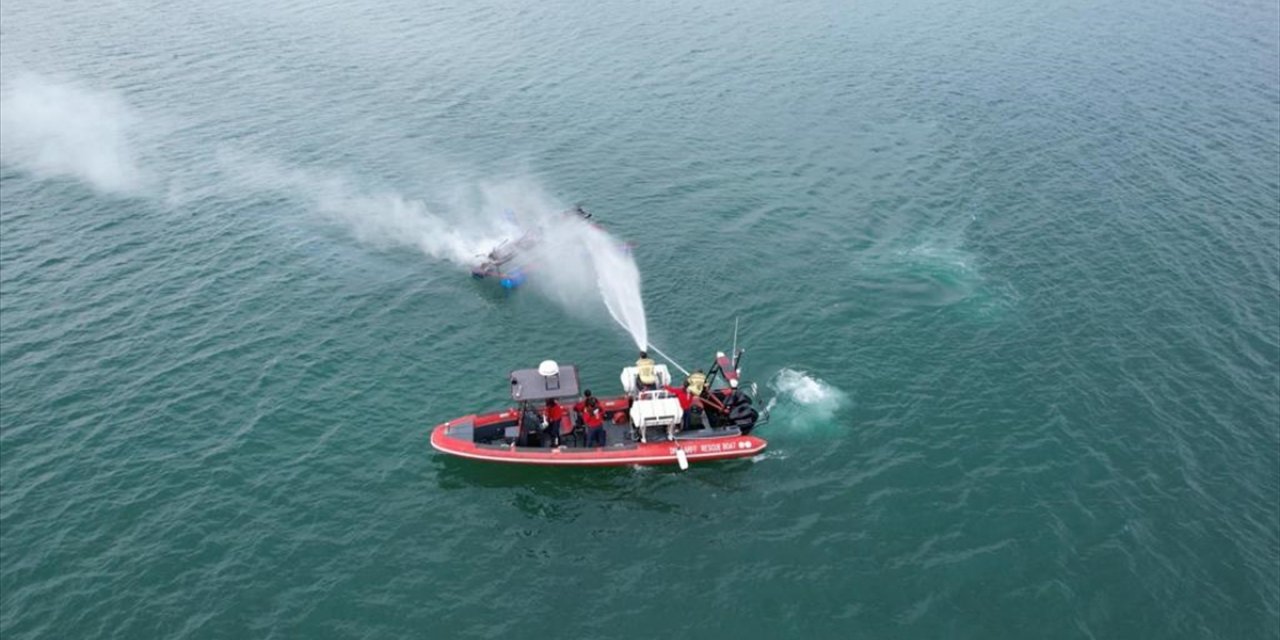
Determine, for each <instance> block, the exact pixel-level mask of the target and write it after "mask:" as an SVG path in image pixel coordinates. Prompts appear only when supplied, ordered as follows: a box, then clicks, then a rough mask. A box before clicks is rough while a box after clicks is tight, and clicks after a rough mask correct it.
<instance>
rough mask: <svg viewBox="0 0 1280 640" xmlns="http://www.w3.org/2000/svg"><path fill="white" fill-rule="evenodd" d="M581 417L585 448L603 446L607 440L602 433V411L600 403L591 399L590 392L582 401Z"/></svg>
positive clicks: (593, 398)
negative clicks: (584, 430) (585, 440)
mask: <svg viewBox="0 0 1280 640" xmlns="http://www.w3.org/2000/svg"><path fill="white" fill-rule="evenodd" d="M581 415H582V423H583V424H584V425H586V427H587V446H588V447H595V446H601V447H603V446H605V442H606V440H607V438H606V437H605V432H604V410H602V409H601V408H600V401H599V400H597V399H596V398H595V397H593V396H592V395H591V392H590V391H588V392H587V393H586V398H585V399H583V401H582V411H581ZM597 442H598V443H599V444H597Z"/></svg>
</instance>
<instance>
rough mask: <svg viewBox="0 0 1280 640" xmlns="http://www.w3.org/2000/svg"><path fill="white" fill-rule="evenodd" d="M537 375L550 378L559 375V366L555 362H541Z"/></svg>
mask: <svg viewBox="0 0 1280 640" xmlns="http://www.w3.org/2000/svg"><path fill="white" fill-rule="evenodd" d="M538 375H540V376H545V377H548V378H550V377H551V376H555V375H560V365H558V364H556V361H555V360H543V361H542V364H540V365H538Z"/></svg>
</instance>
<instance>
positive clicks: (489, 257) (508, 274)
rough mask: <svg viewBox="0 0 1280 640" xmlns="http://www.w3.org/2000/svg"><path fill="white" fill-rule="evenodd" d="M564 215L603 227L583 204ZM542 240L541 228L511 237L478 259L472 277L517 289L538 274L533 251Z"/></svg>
mask: <svg viewBox="0 0 1280 640" xmlns="http://www.w3.org/2000/svg"><path fill="white" fill-rule="evenodd" d="M560 215H562V216H564V217H566V218H570V219H581V220H583V221H585V222H586V223H587V224H589V225H591V226H594V227H596V228H600V225H599V224H597V223H596V221H595V220H594V219H593V217H592V215H591V214H590V213H588V212H587V211H586V210H585V209H583V208H582V206H581V205H578V206H575V207H574V208H572V209H569V210H568V211H564V212H561V214H560ZM507 216H508V218H509V219H510V220H511V221H512V222H515V220H516V217H515V214H514V213H512V212H510V211H508V212H507ZM542 240H543V230H542V229H541V228H537V227H534V228H531V229H526V230H525V231H524V232H523V233H521V234H520V236H519V237H517V238H508V239H506V240H503V241H502V242H500V243H498V245H497V246H495V247H494V248H493V249H491V250H490V251H489V252H488V253H484V254H480V255H478V256H476V257H477V258H480V261H479V262H477V263H476V264H474V265H472V267H471V277H473V278H476V279H477V280H485V279H489V280H495V281H497V282H498V284H500V285H502V288H503V289H515V288H516V287H519V286H520V285H522V284H524V283H525V281H527V280H528V279H529V276H530V275H531V274H532V273H534V272H536V271H537V268H538V264H537V259H536V258H535V257H534V254H535V253H536V252H535V251H534V249H536V248H537V247H538V245H539V244H540V243H541V242H542ZM618 247H619V248H620V249H621V250H623V251H624V252H630V251H631V245H630V244H627V243H621V244H619V245H618Z"/></svg>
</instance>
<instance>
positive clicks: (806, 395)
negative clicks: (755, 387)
mask: <svg viewBox="0 0 1280 640" xmlns="http://www.w3.org/2000/svg"><path fill="white" fill-rule="evenodd" d="M768 387H769V388H770V389H772V390H773V391H774V392H775V393H776V395H775V396H774V397H772V398H770V399H769V402H768V404H767V405H766V407H767V408H768V410H769V412H770V414H771V415H772V416H773V419H774V423H775V424H782V425H788V426H796V427H801V428H814V427H824V426H832V425H834V424H835V415H836V412H837V411H839V410H840V408H841V407H843V406H844V405H845V404H846V403H847V402H848V400H849V397H848V395H846V394H845V393H844V392H843V391H841V390H840V389H837V388H835V387H833V386H831V385H830V384H827V383H826V382H824V381H823V380H822V379H821V378H818V377H816V376H812V375H810V374H808V373H806V372H804V371H798V370H795V369H788V368H783V369H782V370H781V371H779V372H778V373H777V374H776V375H775V376H774V377H773V378H772V379H770V380H769V383H768Z"/></svg>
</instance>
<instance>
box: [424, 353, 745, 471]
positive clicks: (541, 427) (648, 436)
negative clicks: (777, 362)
mask: <svg viewBox="0 0 1280 640" xmlns="http://www.w3.org/2000/svg"><path fill="white" fill-rule="evenodd" d="M741 356H742V352H741V351H738V352H737V353H735V354H734V356H733V358H732V359H730V358H729V357H728V356H726V355H725V354H724V353H717V354H716V357H715V361H714V363H713V364H712V366H711V367H710V368H709V369H708V373H707V374H705V385H700V386H701V392H700V393H697V394H696V395H692V394H691V398H690V400H689V404H690V405H691V406H690V407H689V409H685V408H684V407H683V406H682V404H684V403H683V402H682V398H681V397H680V396H681V393H680V391H681V390H680V389H678V388H677V387H673V386H671V374H670V372H669V371H668V369H667V366H666V365H663V364H656V365H654V367H653V374H654V376H655V377H656V378H657V382H658V384H655V385H650V386H649V388H645V387H646V386H645V385H643V384H640V382H639V376H638V372H637V369H636V367H634V366H628V367H624V368H623V369H622V372H621V374H620V375H619V381H620V382H621V387H622V394H620V395H617V396H612V397H601V396H599V395H597V396H595V397H596V399H597V400H598V402H599V406H600V408H601V409H603V412H604V415H605V418H606V419H605V420H604V426H603V429H604V432H605V442H604V445H603V446H588V443H587V440H588V438H587V426H586V425H584V421H583V419H582V418H583V416H582V405H581V404H580V403H581V402H582V401H583V398H584V397H585V396H584V391H585V390H584V389H583V388H582V385H581V380H580V379H579V373H578V368H577V367H576V366H573V365H566V364H559V363H557V362H555V361H553V360H546V361H544V362H542V364H540V365H539V366H538V367H537V368H534V369H517V370H515V371H512V372H511V373H510V375H509V383H510V388H511V401H512V403H513V404H511V405H509V406H507V407H504V408H500V409H494V410H491V411H487V412H483V413H474V414H470V415H465V416H462V417H459V418H455V419H453V420H449V421H448V422H445V423H443V424H440V425H437V426H436V427H435V428H434V429H432V431H431V446H432V447H434V448H435V449H436V450H438V451H440V452H442V453H445V454H448V455H452V456H458V457H461V458H469V459H472V460H482V461H486V462H500V463H507V464H528V465H544V466H566V467H577V466H624V465H667V464H675V465H679V466H680V467H681V468H687V467H688V466H689V464H696V463H699V462H709V461H714V460H728V459H733V458H747V457H751V456H755V455H759V454H760V453H761V452H763V451H764V450H765V447H766V446H768V443H767V442H765V440H764V439H762V438H760V437H759V436H757V435H754V434H753V433H752V432H753V430H754V429H755V428H756V427H757V426H759V425H760V424H763V423H764V422H766V421H767V420H768V415H767V412H766V413H765V414H763V415H762V414H761V413H760V412H759V411H757V410H756V408H755V407H754V406H753V402H752V396H754V395H755V392H756V386H755V385H754V384H750V385H745V386H744V384H743V383H741V382H740V381H739V371H738V367H737V365H738V362H739V361H740V360H741ZM697 374H698V375H701V372H697ZM748 390H749V391H750V393H748ZM692 398H696V399H692ZM548 401H554V402H555V403H556V404H558V405H559V406H561V407H563V408H564V409H565V410H566V411H565V414H566V415H564V416H563V418H560V419H556V417H555V415H554V413H558V412H549V411H548ZM698 405H701V408H700V409H699V408H698ZM687 412H691V413H690V415H689V419H688V420H686V413H687ZM549 416H550V418H551V419H550V420H548V418H549ZM703 418H705V420H704V419H703ZM556 423H558V424H556ZM596 444H597V445H598V442H597V443H596Z"/></svg>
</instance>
